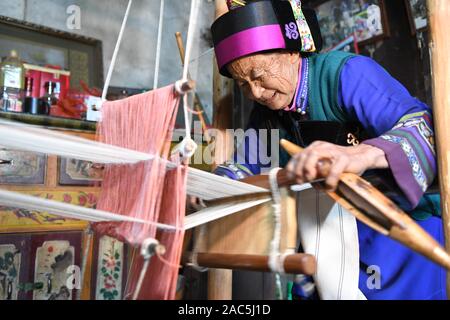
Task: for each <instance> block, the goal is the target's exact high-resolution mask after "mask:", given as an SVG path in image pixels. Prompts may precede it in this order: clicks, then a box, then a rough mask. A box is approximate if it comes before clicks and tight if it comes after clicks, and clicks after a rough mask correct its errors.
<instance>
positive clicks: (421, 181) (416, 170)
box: [380, 134, 429, 192]
mask: <svg viewBox="0 0 450 320" xmlns="http://www.w3.org/2000/svg"><path fill="white" fill-rule="evenodd" d="M380 138H381V139H384V140H386V141H389V142H392V143H396V144H399V145H400V146H401V148H402V150H403V152H404V153H405V155H406V156H407V158H408V162H409V164H410V166H411V170H412V172H413V176H414V179H415V180H416V182H417V184H418V185H419V186H420V188H421V189H422V191H423V192H425V191H426V190H427V189H428V186H429V185H428V181H427V178H426V175H425V173H424V172H423V170H422V167H421V165H420V162H419V159H418V157H417V155H416V153H415V152H414V150H413V148H412V146H411V145H410V143H409V142H408V141H407V140H406V139H405V138H400V137H397V136H393V135H387V134H386V135H382V136H381V137H380Z"/></svg>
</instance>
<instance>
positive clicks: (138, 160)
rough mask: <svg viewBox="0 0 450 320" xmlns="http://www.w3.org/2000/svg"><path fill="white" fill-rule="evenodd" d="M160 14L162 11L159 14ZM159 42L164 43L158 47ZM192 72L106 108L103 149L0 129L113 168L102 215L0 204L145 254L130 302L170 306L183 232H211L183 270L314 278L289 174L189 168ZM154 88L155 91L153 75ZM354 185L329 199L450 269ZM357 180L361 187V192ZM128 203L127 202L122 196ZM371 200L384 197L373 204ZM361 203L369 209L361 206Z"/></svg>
mask: <svg viewBox="0 0 450 320" xmlns="http://www.w3.org/2000/svg"><path fill="white" fill-rule="evenodd" d="M131 4H132V0H130V1H129V4H128V7H127V11H126V14H125V18H124V22H123V24H122V29H121V32H120V34H119V38H118V42H117V45H116V50H115V52H114V55H113V59H112V63H111V66H110V69H109V72H108V77H107V80H106V83H105V88H104V90H103V94H104V97H105V95H106V92H107V89H108V86H109V81H110V79H111V75H112V70H113V68H114V64H115V60H116V57H117V54H118V50H119V47H120V42H121V39H122V35H123V30H124V28H125V25H126V21H127V18H128V14H129V10H130V7H131ZM163 8H164V4H163V2H162V5H161V10H163ZM198 10H199V1H198V0H193V1H192V7H191V19H190V26H189V32H188V42H187V43H188V45H187V51H186V59H185V61H189V57H190V52H191V47H192V38H193V31H192V30H194V29H195V21H196V20H197V14H198ZM160 30H161V25H160ZM160 37H161V32H159V39H160ZM158 42H159V44H160V40H159V41H158ZM158 55H159V53H158ZM157 69H158V68H157ZM187 70H188V63H186V64H185V66H184V72H183V78H182V80H181V81H180V82H178V83H177V84H176V85H174V86H168V87H166V88H161V89H155V90H154V91H152V92H149V93H145V94H142V95H139V96H135V97H132V98H129V99H125V100H122V101H117V102H105V103H104V104H103V107H102V113H103V120H102V123H101V125H100V127H99V131H98V135H99V141H100V142H92V141H88V140H85V139H81V138H77V137H70V136H66V135H63V134H60V133H56V132H53V131H50V130H45V129H38V128H35V127H32V126H29V125H24V124H18V123H13V122H9V121H4V120H1V121H0V135H1V136H2V142H1V144H2V146H4V147H7V148H10V149H20V150H26V151H30V152H37V153H46V154H53V155H58V156H61V157H70V158H74V159H79V160H85V161H91V162H95V163H103V164H106V165H107V169H106V174H105V180H104V182H103V185H102V194H101V196H100V201H99V204H98V208H97V210H93V209H86V208H81V207H76V206H72V205H68V204H63V203H58V202H54V201H51V200H43V199H37V198H34V197H29V196H25V195H20V194H16V193H13V192H9V191H0V204H2V205H6V206H12V207H21V208H26V209H30V210H39V211H47V212H49V213H53V214H56V215H61V216H64V217H69V218H75V219H82V220H87V221H90V222H93V223H94V229H95V230H96V231H97V232H100V233H101V234H108V235H110V236H114V237H117V238H120V239H122V240H125V241H127V242H128V243H130V244H132V245H133V246H135V247H139V246H141V247H142V250H141V255H137V256H136V257H135V259H133V262H132V265H131V269H130V274H129V281H127V283H128V285H127V288H126V293H125V294H126V298H132V299H173V298H174V297H175V288H176V280H177V276H178V268H179V264H180V261H181V260H182V255H183V252H182V244H183V236H184V232H185V231H186V230H190V229H193V228H196V227H201V226H204V225H205V224H207V223H209V224H208V225H207V226H206V227H205V228H208V232H207V234H208V236H203V237H202V239H201V241H199V242H198V243H197V244H196V245H195V250H194V252H192V253H190V254H188V256H189V257H188V258H187V259H186V260H187V261H186V262H189V263H194V264H199V265H203V266H206V267H215V268H230V269H232V268H244V265H246V266H247V267H245V268H246V269H247V270H260V271H273V272H277V273H284V272H287V273H305V274H309V275H312V274H314V273H315V272H316V264H315V261H314V259H313V257H312V256H310V255H295V254H294V253H295V250H296V248H297V244H298V243H297V208H296V207H297V205H296V202H295V196H294V194H293V193H292V191H291V190H289V189H288V188H283V189H279V186H284V187H289V186H290V185H292V184H293V183H292V182H290V181H289V179H287V178H286V176H285V175H284V171H278V170H273V171H272V172H271V174H270V176H260V177H254V178H252V179H249V180H248V181H246V182H248V183H245V182H239V181H232V180H229V179H226V178H223V177H219V176H216V175H213V174H210V173H207V172H203V171H200V170H196V169H192V168H188V167H187V165H186V164H185V163H186V162H187V161H186V160H187V159H189V157H190V156H192V154H193V151H194V150H195V146H194V145H193V144H192V139H190V127H189V124H188V92H187V91H188V90H187V89H192V85H190V83H189V81H188V72H187ZM155 79H156V80H155V87H156V85H157V76H155ZM181 99H183V100H184V103H183V106H184V113H185V121H186V137H185V140H184V141H183V143H182V144H181V145H180V146H179V147H178V148H177V149H176V150H177V151H178V153H180V154H181V157H180V156H178V155H177V154H176V155H175V156H170V155H169V151H170V150H169V142H170V140H171V134H172V132H173V127H174V119H175V114H176V110H177V107H178V105H179V102H180V100H181ZM154 117H156V118H157V121H155V120H154ZM152 120H153V121H152ZM149 122H152V124H151V125H149ZM287 148H292V146H287ZM292 150H293V149H291V152H298V151H300V150H294V151H292ZM352 179H357V178H355V177H352V176H348V175H347V176H344V177H343V178H342V179H341V181H342V183H341V189H340V193H334V194H329V196H330V197H331V198H333V200H334V201H337V202H338V203H339V204H340V205H342V207H344V208H345V209H346V210H348V212H349V213H351V214H353V215H354V216H356V217H357V218H358V219H360V220H361V221H362V222H364V223H366V224H368V225H369V226H371V227H373V228H374V229H375V230H377V231H379V232H382V233H383V234H386V235H390V236H392V237H393V238H394V239H396V240H398V241H400V242H402V243H404V244H406V245H408V246H410V247H411V248H413V249H415V250H417V251H419V252H420V253H422V254H424V255H426V256H427V257H428V258H430V259H433V260H434V261H436V262H437V263H439V264H441V265H443V266H445V267H446V268H447V269H450V257H449V256H448V255H447V254H446V253H445V251H444V250H443V249H442V248H441V247H440V246H439V245H438V244H437V243H436V242H435V241H434V240H432V239H431V238H430V237H429V236H427V235H426V234H425V232H423V230H421V229H420V228H419V227H418V226H417V225H416V224H414V222H413V221H412V220H411V219H409V220H408V218H407V216H406V214H404V213H403V212H402V211H401V210H400V209H398V208H396V207H395V205H394V204H393V203H391V202H390V201H389V200H388V199H386V198H384V197H383V196H382V195H381V194H378V193H376V190H373V187H371V186H370V185H364V182H361V181H363V180H357V181H356V180H352ZM355 181H356V182H359V183H360V184H359V186H361V183H362V185H363V186H365V188H359V189H358V186H357V185H358V183H356V182H355ZM371 188H372V189H371ZM368 190H369V191H368ZM169 191H170V192H169ZM364 192H365V193H364ZM124 194H127V195H131V196H130V197H124ZM186 194H188V195H192V196H195V197H198V198H201V199H203V200H204V201H206V203H207V208H205V209H203V210H200V211H199V212H197V213H195V214H193V215H190V216H187V217H185V213H184V210H185V200H186ZM374 195H375V196H376V197H378V198H376V197H375V198H374V199H373V201H372V200H371V197H372V196H374ZM364 197H365V198H366V200H367V198H369V201H365V202H362V201H361V198H364ZM302 205H303V203H299V206H302ZM236 213H239V214H238V215H236ZM233 214H234V215H233ZM219 219H221V220H220V221H216V220H219ZM211 222H212V223H211ZM249 227H251V228H252V230H251V232H249V229H248V228H249ZM201 232H202V231H201V229H200V231H199V233H201ZM203 232H204V230H203ZM281 235H283V237H281ZM418 235H419V236H420V237H421V238H418V237H417V236H418ZM235 239H239V241H234V240H235ZM152 257H153V258H152ZM213 258H214V259H213ZM325 297H327V296H326V295H325Z"/></svg>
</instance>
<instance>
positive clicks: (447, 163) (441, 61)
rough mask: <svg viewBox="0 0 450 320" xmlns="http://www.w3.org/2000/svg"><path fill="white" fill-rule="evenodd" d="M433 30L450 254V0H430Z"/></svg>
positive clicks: (438, 133) (437, 121)
mask: <svg viewBox="0 0 450 320" xmlns="http://www.w3.org/2000/svg"><path fill="white" fill-rule="evenodd" d="M428 12H429V25H430V31H431V43H430V49H431V57H432V79H433V101H434V106H433V115H434V125H435V133H436V147H437V155H438V157H437V160H438V168H439V183H440V188H441V203H442V205H441V206H442V219H443V223H444V232H445V245H446V249H447V252H450V177H449V174H450V140H449V137H450V94H449V93H450V61H449V54H450V38H449V34H448V23H449V21H450V1H448V0H428ZM449 293H450V273H448V272H447V295H449Z"/></svg>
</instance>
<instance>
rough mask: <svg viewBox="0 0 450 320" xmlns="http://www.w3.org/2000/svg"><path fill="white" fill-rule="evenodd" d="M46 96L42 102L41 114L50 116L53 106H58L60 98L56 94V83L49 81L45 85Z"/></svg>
mask: <svg viewBox="0 0 450 320" xmlns="http://www.w3.org/2000/svg"><path fill="white" fill-rule="evenodd" d="M44 87H45V92H46V93H45V95H44V96H43V97H42V98H41V99H40V100H41V105H42V107H41V114H50V112H51V109H52V106H55V105H57V104H58V98H57V97H56V94H55V89H56V82H52V81H48V82H46V83H45V86H44Z"/></svg>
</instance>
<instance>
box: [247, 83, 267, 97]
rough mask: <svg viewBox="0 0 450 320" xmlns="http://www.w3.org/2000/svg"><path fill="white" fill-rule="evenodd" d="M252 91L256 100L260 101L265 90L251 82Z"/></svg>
mask: <svg viewBox="0 0 450 320" xmlns="http://www.w3.org/2000/svg"><path fill="white" fill-rule="evenodd" d="M250 91H251V94H252V96H253V97H254V98H255V99H260V98H261V97H262V93H263V92H264V88H263V87H261V86H260V85H258V84H256V83H254V82H250Z"/></svg>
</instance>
